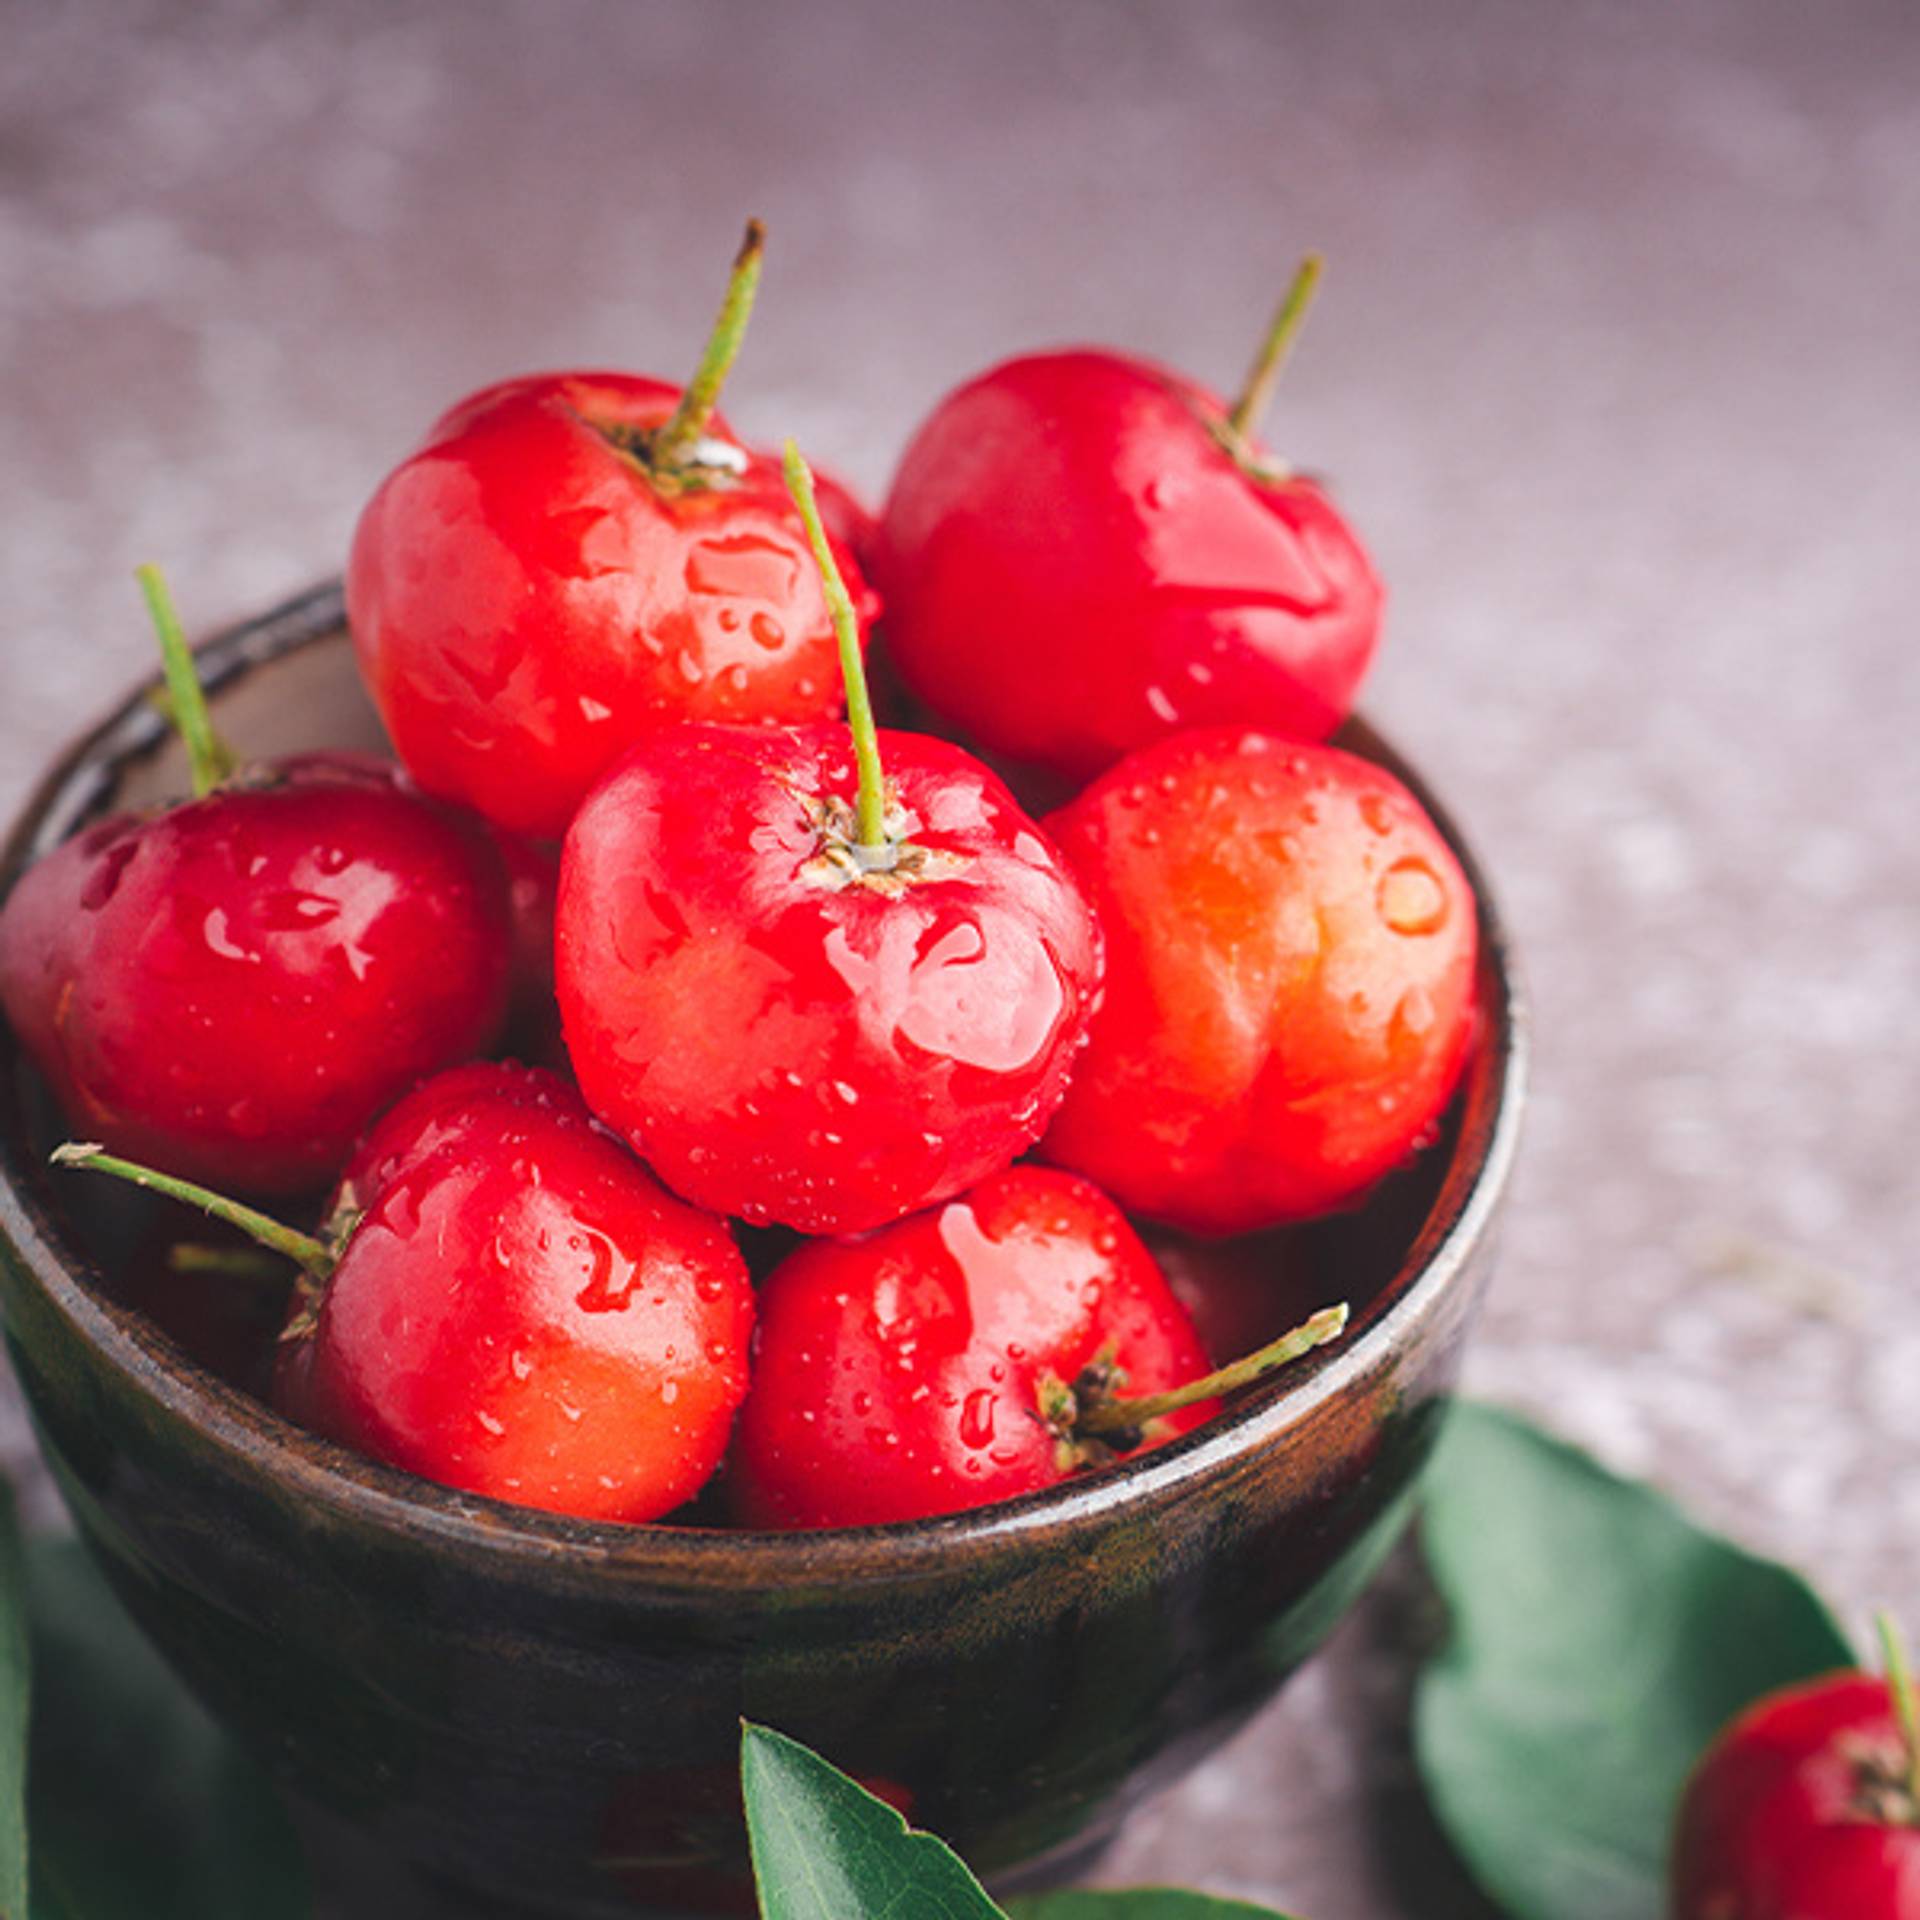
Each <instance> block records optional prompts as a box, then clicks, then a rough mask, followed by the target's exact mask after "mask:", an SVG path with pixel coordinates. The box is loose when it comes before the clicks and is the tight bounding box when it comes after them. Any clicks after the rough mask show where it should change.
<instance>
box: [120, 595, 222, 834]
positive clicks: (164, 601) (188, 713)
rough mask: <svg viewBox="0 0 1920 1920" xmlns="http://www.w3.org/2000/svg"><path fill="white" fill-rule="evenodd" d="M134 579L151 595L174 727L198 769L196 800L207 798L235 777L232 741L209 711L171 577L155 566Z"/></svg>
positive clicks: (190, 762) (195, 774)
mask: <svg viewBox="0 0 1920 1920" xmlns="http://www.w3.org/2000/svg"><path fill="white" fill-rule="evenodd" d="M133 577H134V578H135V579H136V580H138V581H139V582H140V591H141V592H142V593H144V594H145V595H146V596H147V611H148V612H149V613H150V614H152V616H153V627H154V631H155V632H156V633H157V634H158V635H159V636H160V665H161V667H162V669H163V670H164V672H165V673H166V676H167V705H168V707H169V708H170V709H171V711H172V717H173V724H174V726H175V727H176V728H177V729H178V731H179V734H180V738H181V740H182V741H184V742H185V744H186V749H187V764H188V765H189V766H190V767H191V768H192V769H193V797H194V798H195V799H196V800H199V799H203V798H204V797H205V796H206V795H207V794H209V793H211V792H212V791H213V790H214V788H215V787H217V786H218V785H219V784H220V782H221V781H222V780H224V779H226V777H227V776H228V775H229V774H230V773H232V771H233V769H234V764H235V763H234V758H233V753H232V750H231V749H230V748H229V747H228V746H227V744H226V742H225V741H224V740H222V739H221V738H220V736H219V735H218V734H217V733H216V732H214V730H213V717H212V715H210V714H209V713H208V712H207V695H206V690H205V689H204V688H203V687H202V686H201V684H200V676H199V674H198V673H196V672H195V671H194V666H193V652H192V649H191V648H189V647H188V645H187V636H186V634H185V633H184V632H183V631H182V630H181V626H180V616H179V615H178V614H177V613H175V612H174V610H173V596H172V595H171V594H170V593H169V592H168V591H167V581H166V576H165V575H164V574H163V573H162V572H161V571H160V569H159V568H158V567H155V566H145V567H136V568H135V569H134V573H133Z"/></svg>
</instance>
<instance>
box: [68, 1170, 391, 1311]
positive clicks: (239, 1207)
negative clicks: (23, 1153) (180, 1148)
mask: <svg viewBox="0 0 1920 1920" xmlns="http://www.w3.org/2000/svg"><path fill="white" fill-rule="evenodd" d="M48 1158H49V1159H50V1160H51V1161H52V1163H53V1164H54V1165H55V1166H56V1167H78V1168H81V1169H82V1170H83V1171H86V1172H89V1173H107V1174H111V1175H113V1177H114V1178H115V1179H116V1180H124V1181H126V1182H127V1183H128V1184H129V1185H130V1186H135V1187H144V1188H145V1189H146V1190H147V1191H148V1192H149V1193H158V1194H164V1195H165V1196H166V1198H168V1199H169V1200H178V1201H180V1202H182V1203H183V1204H184V1205H186V1206H189V1207H198V1208H199V1209H200V1211H201V1212H202V1213H204V1214H207V1215H209V1216H211V1217H212V1218H213V1219H215V1220H220V1221H224V1222H225V1223H226V1224H227V1225H228V1226H230V1227H237V1228H238V1229H239V1230H240V1231H241V1232H242V1233H244V1234H246V1235H247V1236H248V1237H249V1238H250V1239H252V1240H253V1241H255V1242H256V1243H257V1244H258V1245H260V1246H262V1247H264V1248H266V1250H267V1251H268V1252H269V1253H276V1254H279V1255H280V1256H281V1257H282V1258H283V1259H287V1260H291V1261H292V1262H293V1264H294V1268H295V1276H294V1288H295V1291H296V1292H297V1293H298V1294H299V1295H300V1312H299V1314H298V1316H297V1320H296V1321H295V1322H294V1323H292V1324H290V1325H289V1326H288V1328H287V1330H286V1332H284V1333H283V1334H282V1335H281V1338H282V1339H288V1338H291V1337H293V1336H294V1335H295V1333H296V1332H305V1331H306V1330H307V1329H308V1328H309V1327H310V1326H311V1325H312V1316H313V1315H314V1314H315V1313H316V1312H317V1311H318V1310H319V1305H320V1296H321V1294H322V1293H323V1292H324V1291H325V1290H326V1284H327V1282H328V1281H329V1280H330V1279H331V1278H332V1277H333V1270H334V1268H335V1267H336V1266H337V1265H338V1264H339V1260H340V1254H341V1251H342V1249H343V1248H344V1247H345V1246H346V1243H347V1241H348V1240H349V1239H350V1238H351V1237H352V1234H353V1230H354V1228H355V1227H356V1226H358V1225H359V1224H360V1209H359V1208H358V1207H351V1206H348V1207H336V1208H335V1209H334V1211H333V1213H332V1214H331V1215H330V1216H329V1218H328V1220H327V1223H326V1226H325V1227H324V1228H323V1230H322V1231H321V1232H320V1233H319V1234H311V1233H301V1232H300V1231H299V1230H298V1229H297V1228H294V1227H289V1226H287V1225H286V1224H284V1222H282V1221H279V1220H276V1219H274V1217H273V1216H272V1215H271V1214H270V1213H262V1212H260V1211H259V1210H258V1209H257V1208H255V1207H249V1206H247V1205H245V1204H244V1203H243V1202H241V1201H239V1200H232V1199H229V1198H228V1197H227V1196H226V1195H225V1194H223V1193H215V1192H214V1191H213V1189H212V1188H211V1187H203V1186H200V1185H199V1184H198V1183H197V1182H195V1181H192V1180H180V1179H176V1178H175V1177H174V1175H172V1174H170V1173H161V1172H160V1171H159V1170H158V1169H157V1168H154V1167H143V1166H141V1165H140V1163H139V1162H138V1161H137V1160H123V1159H121V1158H120V1156H119V1155H118V1154H113V1153H109V1152H108V1151H107V1150H106V1148H105V1147H103V1146H101V1145H100V1144H99V1143H98V1142H97V1141H91V1140H68V1141H66V1142H64V1143H63V1144H62V1145H60V1146H57V1147H55V1148H54V1150H53V1152H52V1153H51V1154H50V1155H48ZM169 1264H175V1263H172V1262H170V1263H169ZM181 1270H185V1271H198V1272H213V1271H225V1272H228V1273H232V1272H234V1271H236V1268H235V1267H234V1265H232V1264H230V1263H225V1262H223V1263H220V1264H219V1265H217V1266H216V1265H215V1264H214V1263H212V1262H202V1261H189V1262H187V1263H183V1264H179V1265H176V1271H181Z"/></svg>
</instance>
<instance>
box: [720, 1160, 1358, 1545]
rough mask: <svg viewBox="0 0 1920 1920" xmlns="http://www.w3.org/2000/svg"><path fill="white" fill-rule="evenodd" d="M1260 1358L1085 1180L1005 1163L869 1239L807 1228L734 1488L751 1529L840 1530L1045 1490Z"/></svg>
mask: <svg viewBox="0 0 1920 1920" xmlns="http://www.w3.org/2000/svg"><path fill="white" fill-rule="evenodd" d="M1344 1324H1345V1315H1344V1312H1343V1311H1342V1310H1341V1309H1334V1310H1332V1311H1331V1312H1330V1313H1329V1314H1327V1315H1325V1316H1323V1317H1320V1318H1318V1319H1317V1320H1315V1321H1313V1322H1310V1323H1309V1325H1308V1328H1303V1329H1301V1330H1299V1331H1298V1332H1296V1333H1295V1334H1294V1335H1292V1336H1289V1340H1288V1342H1287V1344H1286V1346H1285V1348H1284V1350H1281V1349H1280V1348H1278V1347H1276V1348H1272V1349H1269V1350H1268V1351H1267V1353H1265V1354H1264V1355H1262V1356H1259V1359H1258V1364H1257V1365H1254V1366H1253V1367H1252V1368H1251V1369H1250V1370H1242V1369H1235V1370H1231V1371H1229V1372H1226V1373H1222V1374H1213V1375H1209V1374H1208V1372H1207V1367H1208V1361H1207V1355H1206V1352H1205V1349H1204V1348H1203V1347H1202V1346H1201V1343H1200V1338H1199V1335H1198V1334H1197V1333H1196V1332H1195V1331H1194V1327H1193V1323H1192V1321H1191V1320H1190V1319H1189V1318H1188V1316H1187V1312H1186V1309H1185V1308H1184V1307H1182V1306H1181V1304H1180V1303H1179V1301H1178V1300H1176V1299H1175V1298H1174V1296H1173V1293H1172V1291H1171V1290H1170V1289H1169V1288H1168V1286H1167V1283H1166V1281H1165V1280H1164V1279H1163V1278H1162V1277H1161V1274H1160V1270H1159V1269H1158V1268H1157V1267H1156V1266H1155V1265H1154V1262H1153V1258H1152V1256H1151V1255H1150V1254H1149V1253H1148V1252H1147V1250H1146V1248H1145V1247H1144V1246H1142V1245H1141V1243H1140V1240H1139V1238H1138V1236H1137V1235H1136V1234H1135V1233H1134V1232H1133V1230H1132V1228H1131V1227H1129V1226H1128V1224H1127V1222H1126V1218H1125V1216H1124V1215H1123V1214H1122V1213H1121V1212H1120V1210H1119V1208H1118V1207H1116V1206H1115V1205H1114V1204H1113V1202H1112V1201H1111V1200H1109V1199H1108V1198H1107V1197H1106V1195H1105V1194H1103V1193H1101V1192H1100V1190H1099V1189H1098V1188H1097V1187H1095V1186H1094V1185H1093V1184H1092V1183H1091V1182H1090V1181H1086V1180H1081V1179H1077V1178H1075V1177H1074V1176H1073V1175H1071V1174H1065V1173H1059V1172H1056V1171H1054V1170H1053V1169H1051V1168H1047V1167H1032V1166H1019V1167H1010V1168H1008V1169H1007V1171H1006V1172H1004V1173H1000V1174H996V1175H994V1176H993V1177H992V1178H991V1179H987V1180H983V1181H982V1182H981V1183H980V1184H979V1185H978V1186H977V1187H975V1188H974V1189H973V1190H972V1191H971V1192H970V1193H967V1194H965V1195H963V1196H962V1197H961V1198H960V1199H957V1200H950V1201H948V1202H947V1204H946V1205H944V1206H940V1207H933V1208H929V1209H928V1210H927V1211H926V1212H924V1213H918V1214H915V1215H914V1216H913V1217H912V1218H911V1219H907V1220H901V1221H897V1222H896V1223H895V1224H894V1225H892V1226H890V1227H885V1228H882V1229H881V1230H880V1231H879V1232H877V1233H871V1234H867V1235H866V1236H864V1237H863V1238H861V1239H858V1240H849V1241H842V1242H831V1241H824V1240H816V1241H813V1242H811V1243H809V1244H808V1245H806V1246H803V1247H802V1248H800V1250H799V1251H798V1252H796V1253H794V1254H793V1255H791V1256H790V1257H789V1258H788V1259H787V1260H786V1261H785V1262H784V1263H783V1264H782V1265H781V1266H780V1267H778V1268H777V1269H775V1271H774V1273H773V1275H772V1277H771V1278H770V1279H769V1280H768V1281H767V1283H766V1286H765V1288H764V1289H763V1291H762V1294H761V1321H760V1332H759V1335H758V1340H757V1346H756V1359H755V1366H754V1384H753V1389H752V1391H751V1392H750V1393H749V1395H748V1397H747V1404H746V1406H745V1407H744V1408H743V1409H742V1411H741V1415H740V1422H739V1426H738V1430H737V1432H736V1434H735V1439H734V1450H733V1454H732V1457H731V1460H730V1461H729V1464H728V1468H727V1478H726V1486H727V1490H728V1495H729V1498H730V1500H731V1502H732V1504H733V1507H734V1510H735V1512H736V1513H737V1514H738V1515H739V1516H740V1518H741V1519H742V1520H743V1521H745V1522H746V1523H747V1524H748V1525H751V1526H761V1527H849V1526H865V1525H870V1524H874V1523H878V1522H882V1521H892V1520H915V1519H921V1518H924V1517H926V1516H928V1515H931V1514H938V1513H955V1512H958V1511H960V1510H961V1509H963V1508H968V1507H979V1506H985V1505H987V1504H989V1503H990V1502H992V1501H996V1500H1008V1499H1013V1498H1015V1497H1017V1496H1018V1495H1020V1494H1025V1493H1033V1492H1036V1491H1038V1490H1039V1489H1040V1488H1043V1487H1051V1486H1057V1485H1058V1484H1059V1483H1060V1482H1061V1481H1063V1480H1065V1479H1067V1478H1069V1477H1071V1476H1072V1475H1073V1474H1075V1473H1077V1472H1080V1471H1082V1470H1083V1469H1084V1468H1086V1467H1088V1466H1093V1465H1098V1464H1101V1463H1104V1462H1105V1461H1107V1460H1110V1459H1113V1458H1115V1457H1116V1456H1118V1455H1121V1454H1125V1453H1130V1452H1133V1451H1135V1450H1136V1449H1138V1448H1142V1447H1153V1446H1158V1445H1160V1444H1162V1443H1163V1442H1165V1441H1167V1440H1170V1439H1172V1438H1173V1437H1174V1436H1175V1435H1177V1434H1180V1433H1184V1432H1186V1431H1187V1430H1188V1429H1189V1428H1190V1427H1193V1426H1195V1425H1196V1424H1198V1423H1199V1422H1200V1421H1201V1420H1204V1419H1205V1418H1206V1417H1207V1416H1208V1415H1209V1414H1210V1413H1211V1412H1213V1411H1214V1409H1215V1406H1216V1404H1217V1402H1216V1396H1217V1395H1218V1394H1220V1393H1222V1392H1225V1391H1227V1390H1228V1389H1229V1388H1230V1387H1233V1386H1237V1385H1240V1384H1243V1383H1244V1381H1245V1380H1247V1379H1250V1378H1252V1377H1254V1374H1255V1373H1257V1372H1260V1371H1265V1370H1267V1369H1270V1368H1271V1367H1273V1366H1277V1365H1279V1364H1281V1363H1282V1362H1283V1361H1284V1360H1285V1359H1288V1358H1291V1357H1293V1356H1294V1355H1295V1354H1297V1353H1303V1352H1305V1351H1307V1350H1308V1349H1309V1348H1310V1347H1312V1346H1316V1345H1318V1344H1319V1343H1320V1342H1321V1341H1323V1340H1326V1339H1330V1338H1332V1337H1333V1336H1334V1335H1335V1334H1336V1333H1338V1332H1339V1330H1340V1328H1341V1326H1343V1325H1344Z"/></svg>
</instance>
